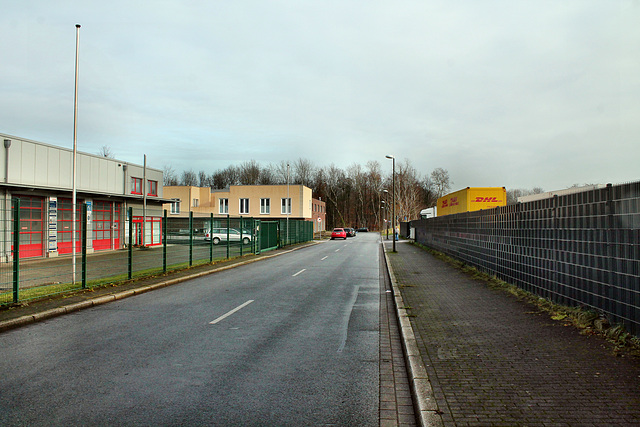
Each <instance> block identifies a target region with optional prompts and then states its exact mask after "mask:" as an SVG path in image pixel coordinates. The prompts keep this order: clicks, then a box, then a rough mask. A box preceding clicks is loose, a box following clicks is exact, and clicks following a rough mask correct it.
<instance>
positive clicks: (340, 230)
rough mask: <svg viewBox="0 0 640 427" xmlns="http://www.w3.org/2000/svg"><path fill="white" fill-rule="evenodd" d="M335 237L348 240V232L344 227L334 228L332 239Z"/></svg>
mask: <svg viewBox="0 0 640 427" xmlns="http://www.w3.org/2000/svg"><path fill="white" fill-rule="evenodd" d="M333 239H344V240H347V232H346V231H344V228H334V229H333V231H332V232H331V240H333Z"/></svg>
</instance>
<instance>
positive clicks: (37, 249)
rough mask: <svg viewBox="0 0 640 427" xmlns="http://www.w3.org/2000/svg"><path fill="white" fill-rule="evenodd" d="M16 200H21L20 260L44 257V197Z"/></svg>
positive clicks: (25, 197)
mask: <svg viewBox="0 0 640 427" xmlns="http://www.w3.org/2000/svg"><path fill="white" fill-rule="evenodd" d="M16 198H17V199H19V200H20V258H32V257H38V256H44V234H43V228H44V220H43V218H44V197H34V196H16ZM12 249H13V248H12Z"/></svg>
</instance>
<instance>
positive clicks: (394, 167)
mask: <svg viewBox="0 0 640 427" xmlns="http://www.w3.org/2000/svg"><path fill="white" fill-rule="evenodd" d="M385 157H386V158H387V159H391V160H392V161H393V174H392V179H391V181H392V186H393V187H392V188H391V194H392V198H393V205H392V208H391V211H392V220H391V226H392V227H393V252H395V251H396V158H395V157H394V156H385Z"/></svg>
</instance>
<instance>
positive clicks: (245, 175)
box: [238, 160, 260, 185]
mask: <svg viewBox="0 0 640 427" xmlns="http://www.w3.org/2000/svg"><path fill="white" fill-rule="evenodd" d="M238 179H239V181H240V185H256V184H258V181H259V180H260V165H259V164H258V162H256V161H255V160H249V161H246V162H244V163H242V164H240V166H238Z"/></svg>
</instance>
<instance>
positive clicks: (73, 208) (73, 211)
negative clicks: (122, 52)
mask: <svg viewBox="0 0 640 427" xmlns="http://www.w3.org/2000/svg"><path fill="white" fill-rule="evenodd" d="M79 47H80V24H76V78H75V91H74V94H73V179H72V181H73V182H72V187H73V188H72V191H71V193H72V194H71V264H72V265H71V270H72V275H73V277H72V279H71V281H72V282H73V283H74V284H75V283H76V204H77V193H76V173H77V171H76V162H77V152H78V50H79Z"/></svg>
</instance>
